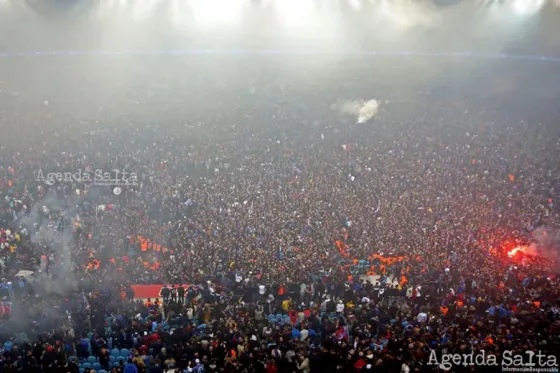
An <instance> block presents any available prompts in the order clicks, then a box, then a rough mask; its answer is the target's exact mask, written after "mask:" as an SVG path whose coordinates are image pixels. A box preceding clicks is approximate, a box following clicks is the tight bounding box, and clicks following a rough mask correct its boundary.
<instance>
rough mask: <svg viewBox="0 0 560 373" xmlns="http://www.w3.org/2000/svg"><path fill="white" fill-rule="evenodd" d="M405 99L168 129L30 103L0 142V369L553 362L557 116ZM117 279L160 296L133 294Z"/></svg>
mask: <svg viewBox="0 0 560 373" xmlns="http://www.w3.org/2000/svg"><path fill="white" fill-rule="evenodd" d="M418 100H419V101H422V103H423V104H422V105H419V106H418V107H416V108H415V112H414V113H413V116H406V115H405V114H404V113H399V110H398V107H397V106H392V104H391V103H390V102H387V103H384V104H382V111H381V112H380V113H379V116H378V118H375V119H373V120H372V121H370V122H368V123H362V124H355V123H353V118H342V117H340V114H338V113H335V112H333V111H332V110H331V109H330V108H329V105H330V103H328V104H325V105H324V107H323V110H320V108H321V105H320V104H317V103H315V104H314V105H310V107H308V108H306V107H302V106H301V104H300V103H296V101H295V100H294V102H289V100H288V102H284V103H278V104H272V103H271V102H272V101H273V100H272V99H271V98H270V97H265V98H263V102H262V103H259V104H258V105H254V104H253V105H244V104H243V102H242V101H240V102H239V105H237V106H231V107H222V108H220V109H217V110H216V111H214V112H211V113H208V115H207V116H205V117H197V118H193V119H189V124H188V125H185V128H183V129H181V128H178V127H170V128H173V129H170V130H167V129H165V127H158V126H153V125H152V124H149V123H147V124H146V126H144V123H141V122H134V123H130V122H127V120H126V119H125V116H124V115H123V116H122V118H121V119H120V120H122V122H123V124H122V126H121V125H120V122H118V121H117V122H115V123H105V125H104V126H103V123H101V126H100V129H96V130H95V131H92V132H87V133H85V134H83V133H81V132H80V129H79V128H77V129H76V128H74V127H73V126H72V125H67V124H61V123H60V117H61V114H60V112H58V111H60V110H62V109H61V108H56V107H50V106H49V103H48V102H45V103H44V104H43V105H42V106H43V107H39V108H35V110H36V111H37V112H40V114H37V115H40V119H39V121H41V123H42V126H43V127H44V128H49V126H52V127H51V129H49V131H48V133H46V134H45V133H43V134H42V135H38V134H39V133H40V132H38V131H37V132H35V133H34V134H33V135H29V136H28V137H25V138H23V137H18V131H27V130H29V129H35V130H37V128H38V127H37V126H36V121H37V119H36V118H35V117H32V115H34V114H28V113H26V114H25V115H23V114H22V115H20V116H17V115H16V118H17V120H18V122H20V123H21V127H22V129H21V130H20V129H14V132H15V134H14V136H13V137H14V138H18V141H14V142H8V143H3V144H2V148H1V149H0V167H1V168H0V188H1V192H2V195H1V201H0V211H1V224H2V225H1V227H2V228H3V229H2V230H1V231H0V241H1V247H2V252H1V255H2V258H1V262H0V266H1V271H2V272H1V273H2V277H3V279H4V280H3V281H4V282H8V281H10V282H11V283H12V287H13V290H14V300H13V302H12V311H11V314H12V315H11V316H10V318H9V319H5V320H4V322H3V324H2V330H1V336H0V337H1V338H2V342H3V350H2V351H3V355H2V356H3V357H2V361H1V364H2V367H1V369H2V371H3V372H15V371H25V372H39V371H45V372H62V371H64V372H78V371H85V370H89V369H95V370H97V371H102V370H104V371H107V372H108V371H111V372H113V371H114V372H120V373H143V372H150V373H159V372H162V371H164V370H168V369H175V370H180V371H187V372H196V373H203V372H248V373H249V372H266V373H274V372H289V373H292V372H304V373H323V372H370V371H371V372H399V371H400V372H404V373H406V372H410V371H413V372H416V371H418V372H432V371H453V372H463V371H465V372H466V371H472V370H473V369H474V368H473V367H470V366H467V367H465V366H453V368H452V370H450V369H449V368H446V367H442V366H440V363H441V361H442V356H443V355H447V354H468V353H471V352H472V353H474V354H475V355H478V354H481V353H482V351H484V353H485V354H486V359H488V356H489V355H495V356H498V357H499V361H500V362H501V361H502V360H501V357H502V355H503V352H504V351H506V350H513V351H515V352H516V353H524V351H535V352H536V351H542V352H543V353H545V354H546V355H547V356H548V355H554V356H556V355H555V354H557V351H559V350H560V340H559V338H558V336H559V335H560V313H559V310H560V304H559V299H560V297H559V291H560V290H559V289H560V287H559V286H558V285H559V284H558V282H559V277H558V268H559V267H558V264H559V262H558V258H557V257H556V256H555V253H556V252H557V250H558V246H555V245H557V244H558V242H559V241H558V238H559V237H558V232H560V231H558V225H559V223H560V220H559V219H558V212H557V210H556V206H555V202H556V200H557V198H558V196H557V194H558V180H559V179H558V175H559V174H560V173H559V171H560V170H559V169H558V167H559V165H560V162H558V156H557V155H558V150H559V149H560V143H559V142H558V141H559V140H558V139H559V138H558V128H557V126H555V124H554V123H553V124H546V123H544V124H543V123H530V122H523V121H521V122H516V123H507V124H504V123H503V121H502V120H501V118H500V116H499V113H498V114H488V113H484V112H483V111H482V110H481V109H480V108H476V107H469V108H468V109H469V110H467V111H465V112H464V113H463V112H462V111H461V112H459V113H458V112H457V111H458V109H457V108H454V107H453V106H450V105H449V104H447V105H441V104H440V103H438V104H436V103H435V102H433V98H430V97H419V98H418ZM420 108H421V109H420ZM65 110H66V109H65ZM7 112H9V110H8V111H6V110H4V111H3V113H4V114H3V115H7V114H6V113H7ZM76 115H78V116H79V117H80V118H81V119H82V120H87V118H84V117H87V114H84V113H79V114H76ZM96 115H99V114H96ZM30 116H31V117H30ZM0 120H2V119H0ZM3 120H5V121H8V119H7V118H5V117H4V118H3ZM9 120H12V118H10V119H9ZM341 121H343V125H342V126H337V125H334V124H333V123H335V122H336V123H339V122H341ZM55 122H56V123H55ZM162 126H165V124H163V125H162ZM170 126H171V124H170ZM7 136H11V135H10V134H7ZM98 170H101V172H103V173H109V174H110V177H109V178H107V179H105V180H103V181H104V182H101V180H100V179H97V178H96V177H95V174H96V172H98ZM114 170H119V171H120V172H121V174H120V175H121V176H118V175H117V174H116V173H115V171H114ZM122 171H126V172H128V173H134V176H133V177H130V175H129V176H128V178H126V177H125V178H122ZM65 172H69V173H72V176H65V177H62V178H61V179H59V180H57V179H56V176H55V177H54V179H53V180H51V181H49V178H48V176H47V175H48V174H49V173H51V174H52V173H65ZM77 172H79V173H78V174H77V175H81V176H80V177H78V176H74V175H76V173H77ZM86 173H89V174H91V175H93V176H92V179H87V178H84V177H83V175H84V174H86ZM86 179H87V180H86ZM125 179H126V180H125ZM125 181H126V182H125ZM117 184H119V185H117ZM117 187H118V189H116V188H117ZM515 247H523V248H524V250H523V251H522V252H521V253H518V254H515V255H508V252H511V251H512V249H514V248H515ZM21 270H29V271H33V272H34V274H33V275H31V276H29V277H26V278H25V279H22V278H16V274H17V273H18V272H19V271H21ZM135 284H167V285H168V287H167V288H166V289H165V290H162V292H161V294H160V296H159V297H158V298H157V299H136V297H135V295H134V291H133V290H132V287H131V285H135ZM432 351H434V353H435V354H436V355H432ZM436 356H437V362H434V359H435V358H436ZM556 367H557V365H556ZM484 369H488V367H480V366H479V367H476V371H484ZM490 369H492V368H490ZM489 371H496V370H489Z"/></svg>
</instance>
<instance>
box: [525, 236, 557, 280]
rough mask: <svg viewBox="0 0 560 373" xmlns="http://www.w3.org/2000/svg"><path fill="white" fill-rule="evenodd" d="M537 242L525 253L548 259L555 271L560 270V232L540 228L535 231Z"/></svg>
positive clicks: (534, 237)
mask: <svg viewBox="0 0 560 373" xmlns="http://www.w3.org/2000/svg"><path fill="white" fill-rule="evenodd" d="M533 239H534V240H535V242H534V243H532V244H531V245H530V246H529V247H528V248H527V249H526V250H525V252H526V253H527V254H531V255H539V256H542V257H543V258H546V259H547V260H548V262H549V264H550V266H551V268H552V269H554V270H557V271H558V270H560V232H559V231H556V230H554V229H552V228H549V227H539V228H537V229H535V230H534V231H533Z"/></svg>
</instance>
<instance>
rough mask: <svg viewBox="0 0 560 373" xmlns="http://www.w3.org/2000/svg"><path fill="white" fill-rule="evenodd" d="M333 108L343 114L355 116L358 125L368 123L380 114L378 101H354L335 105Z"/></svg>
mask: <svg viewBox="0 0 560 373" xmlns="http://www.w3.org/2000/svg"><path fill="white" fill-rule="evenodd" d="M333 108H334V109H338V111H340V112H341V113H343V114H349V115H352V116H355V117H356V121H357V123H366V122H367V121H368V120H370V119H372V118H374V117H375V116H376V115H377V113H378V112H379V103H378V102H377V100H368V101H364V100H354V101H345V102H342V103H340V104H335V105H333Z"/></svg>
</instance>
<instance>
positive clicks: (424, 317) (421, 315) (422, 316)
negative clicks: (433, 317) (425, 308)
mask: <svg viewBox="0 0 560 373" xmlns="http://www.w3.org/2000/svg"><path fill="white" fill-rule="evenodd" d="M416 320H418V322H426V321H427V320H428V315H427V314H426V313H425V312H420V313H419V314H418V317H417V318H416Z"/></svg>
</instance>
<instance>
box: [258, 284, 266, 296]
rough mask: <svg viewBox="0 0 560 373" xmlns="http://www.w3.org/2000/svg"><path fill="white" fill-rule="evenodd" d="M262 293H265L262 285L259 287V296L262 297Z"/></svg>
mask: <svg viewBox="0 0 560 373" xmlns="http://www.w3.org/2000/svg"><path fill="white" fill-rule="evenodd" d="M264 292H265V290H264V285H259V294H260V295H264Z"/></svg>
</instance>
